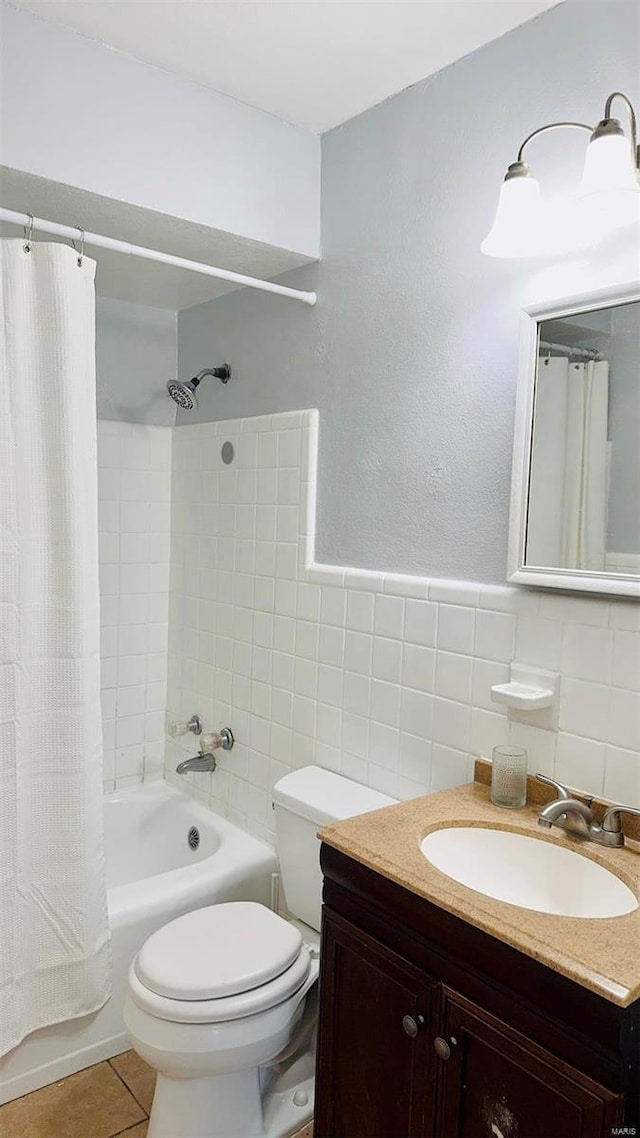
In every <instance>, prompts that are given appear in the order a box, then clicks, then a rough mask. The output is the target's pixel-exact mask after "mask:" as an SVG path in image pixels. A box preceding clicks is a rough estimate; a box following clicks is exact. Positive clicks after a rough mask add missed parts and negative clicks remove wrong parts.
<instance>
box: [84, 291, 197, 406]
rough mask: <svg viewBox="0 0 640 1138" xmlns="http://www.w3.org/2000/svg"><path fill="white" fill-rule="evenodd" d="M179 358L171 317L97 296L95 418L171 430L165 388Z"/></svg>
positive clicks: (154, 309) (173, 316)
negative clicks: (96, 402) (96, 412)
mask: <svg viewBox="0 0 640 1138" xmlns="http://www.w3.org/2000/svg"><path fill="white" fill-rule="evenodd" d="M177 352H178V328H177V318H176V314H175V312H166V311H165V310H164V309H162V308H149V307H148V306H147V305H144V304H130V303H128V302H126V301H123V300H111V299H109V298H107V297H100V296H99V297H98V298H97V300H96V372H97V401H98V418H99V419H116V420H119V421H121V422H125V423H148V424H154V425H155V426H159V427H172V426H173V423H174V419H175V410H176V408H175V404H174V403H173V402H172V401H171V399H169V397H168V395H167V389H166V383H167V380H169V379H175V377H176V364H177Z"/></svg>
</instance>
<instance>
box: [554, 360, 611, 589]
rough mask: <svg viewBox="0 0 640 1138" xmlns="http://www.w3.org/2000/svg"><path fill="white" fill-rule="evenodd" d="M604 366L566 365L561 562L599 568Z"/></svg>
mask: <svg viewBox="0 0 640 1138" xmlns="http://www.w3.org/2000/svg"><path fill="white" fill-rule="evenodd" d="M608 408H609V364H608V363H607V362H606V361H605V360H600V361H597V362H595V361H593V360H589V362H588V363H571V364H570V365H569V373H568V382H567V462H566V467H565V477H564V510H563V514H564V524H563V527H562V537H563V545H562V561H561V562H560V564H561V565H566V566H568V567H569V568H576V569H592V570H594V571H596V572H600V573H601V572H602V571H603V570H604V562H605V553H606V540H607V500H608V496H609V495H608V487H609V478H608V473H607V467H608V462H607V457H608V454H607V427H608V414H609V411H608Z"/></svg>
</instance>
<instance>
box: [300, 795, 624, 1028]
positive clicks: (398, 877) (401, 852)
mask: <svg viewBox="0 0 640 1138" xmlns="http://www.w3.org/2000/svg"><path fill="white" fill-rule="evenodd" d="M551 797H555V795H553V794H552V795H551ZM538 811H539V806H535V805H527V806H525V807H524V808H523V809H522V810H512V811H508V810H502V809H500V808H498V807H496V806H493V804H492V803H491V800H490V797H489V788H488V787H487V786H485V785H482V784H481V783H479V782H472V783H468V784H466V785H465V786H459V787H455V789H453V790H444V791H440V792H439V793H437V794H431V795H427V796H426V797H424V798H414V799H411V800H410V801H408V802H400V803H398V804H397V805H396V806H386V807H384V808H383V809H382V810H375V811H373V812H372V813H370V814H361V815H359V816H358V817H355V818H349V819H346V820H345V821H343V822H335V823H332V824H331V825H328V826H325V827H324V829H322V830H321V831H320V834H319V837H320V838H321V839H322V841H323V842H326V843H327V844H328V845H330V846H333V847H334V848H335V849H337V850H339V851H340V852H341V853H344V854H347V855H348V856H349V857H351V858H354V860H355V861H358V862H361V863H362V865H365V866H367V867H368V868H369V869H373V870H375V871H376V872H378V873H380V874H382V875H383V876H384V877H387V878H389V880H391V881H395V882H396V883H397V884H398V885H401V886H403V888H405V889H408V890H410V891H411V892H412V893H415V894H417V895H418V896H420V897H424V898H425V900H427V901H430V902H431V903H432V904H433V905H437V906H439V907H440V908H441V909H446V910H447V912H449V913H453V914H455V916H457V917H461V918H462V920H464V921H467V922H468V923H469V924H471V925H474V926H475V927H476V928H479V929H482V930H483V931H484V932H487V933H489V934H490V935H491V936H494V937H496V938H497V939H498V940H501V941H503V942H504V943H505V944H509V945H512V946H513V947H514V948H516V949H518V950H519V951H520V952H523V953H525V954H526V955H527V956H530V957H532V958H533V959H534V960H538V961H540V963H542V964H545V965H547V967H549V968H553V969H554V970H555V971H556V972H560V973H562V975H563V976H567V977H568V978H569V979H570V980H574V981H576V982H577V983H579V984H582V985H583V987H585V988H589V989H591V991H593V992H596V993H597V994H598V995H599V996H603V997H604V998H605V999H607V1000H610V1001H611V1002H612V1003H614V1004H617V1005H619V1006H620V1007H627V1006H628V1005H629V1004H632V1003H633V1002H634V1001H635V1000H637V999H639V998H640V908H638V909H636V910H635V911H634V912H633V913H627V914H625V915H624V916H621V917H607V918H583V917H579V918H577V917H559V916H552V915H550V914H547V913H537V912H534V911H533V910H531V909H522V908H520V907H519V906H515V905H510V904H507V903H505V902H503V901H495V900H493V899H492V898H490V897H485V896H484V894H482V893H477V892H476V891H475V890H473V889H468V888H467V887H466V886H464V885H460V884H458V882H457V881H454V880H453V879H452V878H451V877H447V876H446V875H445V874H444V873H441V872H440V871H439V870H437V869H436V868H435V867H434V866H432V865H430V863H429V862H428V861H427V860H426V858H425V857H423V855H422V853H421V852H420V842H421V841H422V839H423V838H424V837H425V836H426V835H427V834H428V833H430V832H431V831H432V830H437V829H440V828H441V827H443V826H490V827H492V828H493V829H500V830H510V831H512V832H513V833H522V834H530V835H531V836H532V837H536V838H538V839H540V840H541V841H550V842H555V843H556V844H557V845H561V846H564V847H565V848H567V849H573V850H578V851H579V852H580V853H581V854H582V855H583V856H585V857H588V858H592V859H593V860H594V861H596V862H599V864H600V865H603V866H605V867H606V868H607V869H609V870H611V872H612V873H615V874H616V875H617V876H618V877H619V878H621V879H622V881H624V882H625V883H626V884H627V885H628V886H629V888H630V889H631V890H632V891H633V892H634V894H635V895H636V897H640V843H638V842H635V841H629V840H627V843H626V845H625V846H624V847H623V848H618V849H607V848H605V847H603V846H598V845H596V844H595V843H589V842H584V841H581V840H580V839H576V838H573V837H571V836H569V835H567V834H565V833H564V832H563V831H561V830H558V829H552V830H551V831H548V832H547V831H543V830H541V829H540V827H539V826H538V824H537V819H538Z"/></svg>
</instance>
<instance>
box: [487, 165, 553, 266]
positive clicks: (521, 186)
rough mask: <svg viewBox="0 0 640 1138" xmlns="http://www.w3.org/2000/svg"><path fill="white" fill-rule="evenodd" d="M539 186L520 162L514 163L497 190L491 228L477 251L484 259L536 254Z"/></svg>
mask: <svg viewBox="0 0 640 1138" xmlns="http://www.w3.org/2000/svg"><path fill="white" fill-rule="evenodd" d="M541 222H542V211H541V207H540V186H539V185H538V183H537V181H536V179H535V178H532V177H531V175H530V173H529V168H528V166H527V165H526V163H524V162H514V163H513V165H512V166H510V167H509V171H508V173H507V176H506V178H505V180H504V182H503V183H502V186H501V187H500V197H499V199H498V209H497V211H496V216H495V220H494V222H493V225H492V227H491V229H490V231H489V233H488V234H487V236H486V237H485V239H484V241H483V242H482V245H481V246H480V249H481V250H482V252H483V253H485V254H486V255H487V256H488V257H532V256H536V255H537V254H538V253H539V251H540V250H539V241H540V234H541Z"/></svg>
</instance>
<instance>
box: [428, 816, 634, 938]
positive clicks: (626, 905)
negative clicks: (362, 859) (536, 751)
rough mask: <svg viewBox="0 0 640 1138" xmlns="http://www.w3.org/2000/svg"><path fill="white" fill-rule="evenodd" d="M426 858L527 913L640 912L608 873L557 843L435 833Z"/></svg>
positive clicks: (477, 831)
mask: <svg viewBox="0 0 640 1138" xmlns="http://www.w3.org/2000/svg"><path fill="white" fill-rule="evenodd" d="M420 850H421V852H422V854H423V856H424V857H425V858H426V859H427V861H428V862H430V863H431V865H433V866H435V868H436V869H439V870H441V872H442V873H446V875H447V876H448V877H452V878H453V879H454V881H458V882H460V884H461V885H466V886H467V887H468V888H469V889H475V890H476V892H477V893H484V895H485V896H486V897H493V898H495V900H496V901H506V902H507V903H508V904H510V905H518V906H519V907H520V908H521V909H533V910H534V911H535V912H537V913H555V914H556V915H558V916H562V917H621V916H623V914H624V913H632V912H633V910H634V909H637V908H638V901H637V898H636V897H635V896H634V894H633V893H632V892H631V890H630V889H629V888H628V887H627V886H626V885H625V884H624V882H623V881H621V880H620V878H619V877H616V876H615V874H613V873H609V870H608V869H605V868H604V867H603V866H601V865H598V864H597V862H595V861H591V859H590V858H586V857H583V856H582V855H581V854H579V853H574V852H573V851H572V850H567V849H564V848H563V847H562V846H557V845H555V844H554V843H552V842H545V841H541V840H539V839H537V838H530V837H527V836H526V835H525V834H513V833H510V832H509V831H507V830H490V829H484V828H482V827H478V826H452V827H447V828H445V829H442V830H434V831H433V832H432V833H430V834H427V836H426V838H423V839H422V841H421V843H420Z"/></svg>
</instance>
